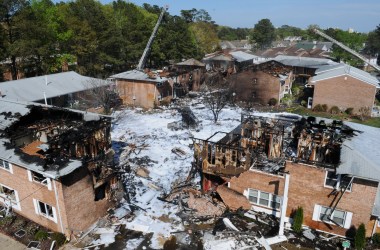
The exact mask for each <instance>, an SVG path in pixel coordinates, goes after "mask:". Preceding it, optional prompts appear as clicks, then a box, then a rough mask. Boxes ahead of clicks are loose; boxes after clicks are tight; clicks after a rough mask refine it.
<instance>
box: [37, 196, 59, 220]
mask: <svg viewBox="0 0 380 250" xmlns="http://www.w3.org/2000/svg"><path fill="white" fill-rule="evenodd" d="M33 201H34V202H35V204H34V205H35V209H36V213H37V214H39V215H42V216H44V217H46V218H48V219H50V220H53V221H55V222H57V218H56V214H55V208H54V207H53V206H51V205H49V204H46V203H44V202H42V201H38V200H34V199H33Z"/></svg>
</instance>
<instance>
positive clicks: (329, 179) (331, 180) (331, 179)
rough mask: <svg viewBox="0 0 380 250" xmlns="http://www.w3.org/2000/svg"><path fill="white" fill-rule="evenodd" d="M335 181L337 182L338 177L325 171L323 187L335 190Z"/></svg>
mask: <svg viewBox="0 0 380 250" xmlns="http://www.w3.org/2000/svg"><path fill="white" fill-rule="evenodd" d="M337 181H338V175H337V174H335V172H332V171H327V173H326V179H325V186H327V187H332V188H335V185H336V183H337Z"/></svg>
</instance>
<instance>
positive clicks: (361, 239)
mask: <svg viewBox="0 0 380 250" xmlns="http://www.w3.org/2000/svg"><path fill="white" fill-rule="evenodd" d="M364 247H365V226H364V224H363V223H362V224H360V226H359V228H358V230H357V231H356V235H355V249H358V250H361V249H364Z"/></svg>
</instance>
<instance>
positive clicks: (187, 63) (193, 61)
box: [176, 58, 205, 67]
mask: <svg viewBox="0 0 380 250" xmlns="http://www.w3.org/2000/svg"><path fill="white" fill-rule="evenodd" d="M176 65H178V66H199V67H204V66H205V64H204V63H201V62H200V61H198V60H196V59H194V58H190V59H187V60H186V61H183V62H179V63H177V64H176Z"/></svg>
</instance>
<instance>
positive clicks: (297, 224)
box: [292, 207, 303, 233]
mask: <svg viewBox="0 0 380 250" xmlns="http://www.w3.org/2000/svg"><path fill="white" fill-rule="evenodd" d="M302 223H303V208H302V207H298V208H297V211H296V213H295V215H294V219H293V225H292V228H293V230H294V232H296V233H300V232H301V231H302Z"/></svg>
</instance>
